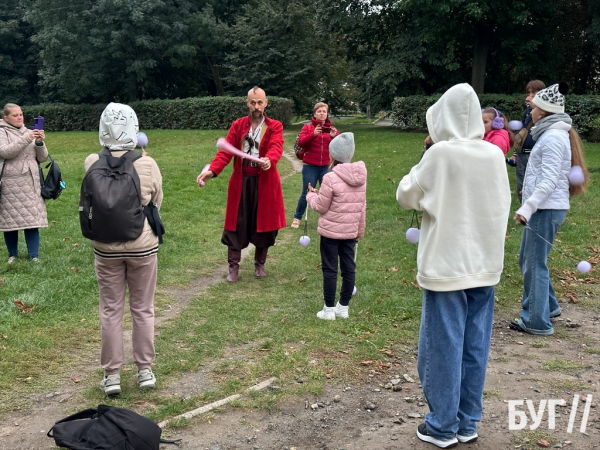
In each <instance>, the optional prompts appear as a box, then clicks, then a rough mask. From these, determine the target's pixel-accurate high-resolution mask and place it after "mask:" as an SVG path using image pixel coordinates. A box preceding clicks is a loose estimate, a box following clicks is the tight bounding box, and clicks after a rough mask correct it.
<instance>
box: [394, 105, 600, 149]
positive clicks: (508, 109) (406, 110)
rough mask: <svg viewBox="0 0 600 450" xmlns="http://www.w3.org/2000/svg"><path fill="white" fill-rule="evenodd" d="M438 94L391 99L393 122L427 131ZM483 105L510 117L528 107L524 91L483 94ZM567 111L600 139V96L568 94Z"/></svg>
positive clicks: (578, 127)
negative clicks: (430, 109) (507, 93)
mask: <svg viewBox="0 0 600 450" xmlns="http://www.w3.org/2000/svg"><path fill="white" fill-rule="evenodd" d="M439 98H440V96H439V95H437V96H431V97H426V96H421V95H414V96H411V97H398V98H396V99H394V102H393V103H392V112H391V114H390V116H391V118H392V119H393V121H394V126H396V127H398V128H400V129H401V130H405V131H418V132H427V123H426V121H425V113H426V112H427V108H429V107H430V106H431V105H433V104H434V103H435V102H436V101H437V100H438V99H439ZM479 102H480V103H481V107H482V108H485V107H487V106H492V107H494V108H496V109H499V110H500V111H502V113H503V114H504V115H505V116H506V117H507V118H508V120H521V119H522V118H523V111H524V110H525V95H524V94H518V95H502V94H482V95H480V96H479ZM566 113H567V114H569V115H570V116H571V118H572V119H573V125H574V127H575V129H576V130H577V131H578V132H579V134H580V135H581V137H582V138H584V139H587V140H589V141H599V140H600V96H598V95H568V96H567V103H566Z"/></svg>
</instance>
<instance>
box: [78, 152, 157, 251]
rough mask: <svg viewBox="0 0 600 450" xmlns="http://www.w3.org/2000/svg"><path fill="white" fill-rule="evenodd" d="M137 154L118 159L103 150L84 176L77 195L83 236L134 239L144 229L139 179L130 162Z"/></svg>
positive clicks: (100, 239)
mask: <svg viewBox="0 0 600 450" xmlns="http://www.w3.org/2000/svg"><path fill="white" fill-rule="evenodd" d="M138 158H141V155H140V154H139V153H137V152H135V151H133V150H130V151H128V152H126V153H124V154H123V156H121V157H120V158H117V157H115V156H112V155H111V154H110V151H109V150H108V149H107V148H104V149H102V150H101V151H100V153H99V158H98V161H96V162H95V163H94V164H92V166H91V167H90V169H89V170H88V171H87V173H86V174H85V177H84V178H83V182H82V183H81V193H80V195H79V222H80V225H81V232H82V233H83V235H84V236H85V237H86V238H88V239H92V240H94V241H99V242H127V241H133V240H135V239H137V238H138V237H139V236H140V235H141V234H142V230H143V228H144V219H145V217H146V216H145V214H144V207H143V206H142V200H141V194H140V178H139V176H138V174H137V172H136V170H135V167H134V166H133V162H134V161H135V160H137V159H138Z"/></svg>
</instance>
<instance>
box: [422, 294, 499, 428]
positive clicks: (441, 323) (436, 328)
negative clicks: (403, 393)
mask: <svg viewBox="0 0 600 450" xmlns="http://www.w3.org/2000/svg"><path fill="white" fill-rule="evenodd" d="M493 319H494V286H484V287H478V288H472V289H465V290H461V291H449V292H437V291H429V290H424V291H423V310H422V314H421V329H420V331H419V356H418V359H417V369H418V371H419V378H420V379H421V385H422V386H423V392H424V393H425V398H426V399H427V403H429V411H430V412H429V413H427V414H426V416H425V425H426V426H427V432H428V433H429V434H431V435H432V436H435V437H439V438H442V439H450V438H453V437H454V436H456V434H457V433H459V434H462V435H471V434H473V433H475V432H476V431H477V422H479V421H480V420H481V412H482V410H483V386H484V383H485V371H486V367H487V361H488V355H489V352H490V341H491V337H492V322H493Z"/></svg>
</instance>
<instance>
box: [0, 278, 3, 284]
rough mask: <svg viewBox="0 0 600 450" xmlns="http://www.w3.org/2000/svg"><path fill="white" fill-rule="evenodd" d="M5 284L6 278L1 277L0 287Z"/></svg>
mask: <svg viewBox="0 0 600 450" xmlns="http://www.w3.org/2000/svg"><path fill="white" fill-rule="evenodd" d="M3 284H4V278H2V277H0V286H2V285H3Z"/></svg>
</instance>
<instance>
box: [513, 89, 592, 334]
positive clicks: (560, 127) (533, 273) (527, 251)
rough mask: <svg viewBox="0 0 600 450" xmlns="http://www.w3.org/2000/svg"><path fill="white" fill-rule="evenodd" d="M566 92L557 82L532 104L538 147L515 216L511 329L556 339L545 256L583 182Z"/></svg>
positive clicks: (554, 307) (583, 187)
mask: <svg viewBox="0 0 600 450" xmlns="http://www.w3.org/2000/svg"><path fill="white" fill-rule="evenodd" d="M567 91H568V86H567V84H566V83H564V82H561V83H558V84H554V85H552V86H550V87H548V88H546V89H542V90H541V91H539V92H538V93H537V94H536V95H535V97H534V98H533V100H532V101H531V102H532V104H533V109H532V110H531V117H532V119H533V123H534V126H533V128H531V135H532V137H533V138H534V139H535V141H536V144H535V146H534V147H533V149H532V150H531V155H530V157H529V163H528V164H527V171H526V172H525V181H524V183H523V204H522V206H521V207H520V208H519V209H518V210H517V212H516V213H515V216H514V219H515V221H516V223H517V224H518V225H526V227H525V229H524V230H523V238H522V240H521V251H520V252H519V266H520V268H521V273H522V274H523V299H522V302H521V307H522V310H521V314H520V317H519V318H517V319H514V320H512V321H511V323H510V328H512V329H514V330H518V331H523V332H526V333H530V334H535V335H542V336H549V335H552V334H554V328H553V326H552V322H551V321H550V319H551V318H553V317H558V316H560V314H561V310H560V306H559V305H558V301H557V300H556V294H555V293H554V289H553V287H552V281H551V280H550V271H549V270H548V264H547V261H548V253H550V249H551V248H552V246H551V244H552V242H553V241H554V236H555V235H556V233H557V231H558V229H559V227H560V225H561V224H562V223H563V221H564V220H565V217H566V215H567V210H568V209H569V197H570V196H573V195H578V194H580V193H583V192H584V191H585V190H586V181H587V170H586V166H585V161H584V159H583V150H582V145H581V140H580V139H579V135H578V134H577V132H576V131H575V130H574V129H573V128H572V126H571V125H572V120H571V118H570V117H569V115H568V114H566V113H565V94H566V93H567ZM572 166H579V167H581V169H582V171H583V174H584V181H583V183H581V184H578V185H573V184H570V183H569V172H570V170H571V167H572Z"/></svg>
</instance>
